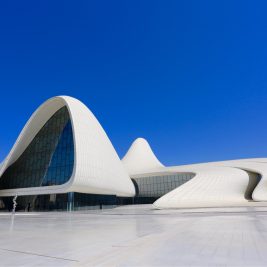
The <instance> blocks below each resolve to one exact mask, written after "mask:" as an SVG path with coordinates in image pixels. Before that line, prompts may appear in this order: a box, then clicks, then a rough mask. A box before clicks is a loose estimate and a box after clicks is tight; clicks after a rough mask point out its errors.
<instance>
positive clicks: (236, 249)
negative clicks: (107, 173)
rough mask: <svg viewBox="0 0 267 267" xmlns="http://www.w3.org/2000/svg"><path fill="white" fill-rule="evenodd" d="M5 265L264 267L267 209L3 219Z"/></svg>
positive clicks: (147, 208)
mask: <svg viewBox="0 0 267 267" xmlns="http://www.w3.org/2000/svg"><path fill="white" fill-rule="evenodd" d="M0 229H1V230H0V231H1V239H0V259H1V262H0V265H1V266H267V205H266V204H265V206H262V204H261V205H258V206H257V205H255V204H253V205H250V206H247V207H229V208H209V209H191V210H190V209H187V210H154V209H152V206H151V205H140V206H123V207H119V208H116V209H110V210H98V211H86V212H72V213H65V212H53V213H52V212H51V213H44V212H43V213H16V215H15V218H13V220H12V216H11V215H10V214H9V213H0Z"/></svg>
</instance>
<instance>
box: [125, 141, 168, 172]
mask: <svg viewBox="0 0 267 267" xmlns="http://www.w3.org/2000/svg"><path fill="white" fill-rule="evenodd" d="M122 163H123V164H124V166H125V168H126V170H127V171H128V173H129V175H136V174H140V173H147V172H151V171H157V170H159V169H161V168H163V167H164V166H163V165H162V163H161V162H160V161H159V160H158V159H157V157H156V156H155V154H154V153H153V151H152V149H151V147H150V145H149V144H148V142H147V141H146V140H145V139H144V138H137V139H136V140H135V141H134V142H133V143H132V145H131V147H130V148H129V150H128V152H127V153H126V155H125V156H124V157H123V159H122Z"/></svg>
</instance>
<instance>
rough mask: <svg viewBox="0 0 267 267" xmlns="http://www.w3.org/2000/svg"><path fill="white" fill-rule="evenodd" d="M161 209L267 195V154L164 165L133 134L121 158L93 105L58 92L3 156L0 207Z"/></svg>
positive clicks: (237, 201)
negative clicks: (141, 206)
mask: <svg viewBox="0 0 267 267" xmlns="http://www.w3.org/2000/svg"><path fill="white" fill-rule="evenodd" d="M14 196H17V198H16V202H17V203H18V205H17V209H21V210H24V209H27V208H28V209H29V208H30V209H31V210H79V209H99V208H107V207H110V208H111V207H115V206H118V205H126V204H148V203H151V204H153V207H154V208H156V209H168V208H189V207H218V206H230V205H231V206H232V205H237V206H240V205H247V204H248V203H249V202H253V201H258V202H260V201H267V158H254V159H242V160H231V161H222V162H211V163H202V164H193V165H184V166H172V167H166V166H163V164H161V162H160V161H159V160H158V159H157V158H156V156H155V155H154V153H153V152H152V150H151V148H150V146H149V144H148V142H147V141H146V140H145V139H143V138H138V139H136V140H135V141H134V142H133V144H132V145H131V147H130V148H129V150H128V152H127V153H126V155H125V156H124V158H123V159H122V160H120V158H119V157H118V155H117V153H116V151H115V149H114V147H113V145H112V144H111V142H110V140H109V138H108V136H107V135H106V133H105V131H104V130H103V128H102V126H101V125H100V124H99V122H98V121H97V119H96V118H95V116H94V115H93V114H92V112H91V111H90V110H89V109H88V108H87V107H86V106H85V105H84V104H83V103H81V102H80V101H79V100H77V99H75V98H72V97H68V96H58V97H54V98H51V99H49V100H47V101H46V102H45V103H43V104H42V105H41V106H40V107H39V108H38V109H37V110H36V111H35V112H34V113H33V115H32V116H31V118H30V119H29V120H28V122H27V123H26V125H25V126H24V128H23V130H22V131H21V133H20V135H19V137H18V139H17V140H16V142H15V144H14V146H13V148H12V149H11V151H10V152H9V154H8V155H7V157H6V158H5V159H4V160H3V162H2V163H1V164H0V209H2V210H10V209H11V208H12V205H13V198H14Z"/></svg>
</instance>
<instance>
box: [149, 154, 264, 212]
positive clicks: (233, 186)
mask: <svg viewBox="0 0 267 267" xmlns="http://www.w3.org/2000/svg"><path fill="white" fill-rule="evenodd" d="M166 169H168V170H169V171H177V172H194V173H195V174H196V176H195V177H194V178H192V179H191V180H190V181H189V182H187V183H185V184H183V185H182V186H180V187H178V188H176V189H174V190H172V191H171V192H169V193H167V194H166V195H164V196H162V197H161V198H160V199H158V200H157V201H156V202H155V203H154V206H155V207H156V208H185V207H213V206H221V205H223V206H226V205H242V204H245V203H247V200H246V199H245V192H246V190H247V188H248V187H249V186H250V182H251V180H250V179H256V178H255V176H254V177H253V174H251V173H250V172H252V173H254V174H259V175H260V181H259V183H258V184H257V185H256V187H255V188H254V189H253V192H252V199H253V200H254V201H267V159H243V160H230V161H221V162H210V163H202V164H193V165H183V166H176V167H169V168H166ZM254 182H255V181H254Z"/></svg>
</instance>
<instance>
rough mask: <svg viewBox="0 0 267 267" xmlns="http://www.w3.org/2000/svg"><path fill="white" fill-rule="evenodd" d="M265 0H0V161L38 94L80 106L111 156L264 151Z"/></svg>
mask: <svg viewBox="0 0 267 267" xmlns="http://www.w3.org/2000/svg"><path fill="white" fill-rule="evenodd" d="M266 10H267V2H266V1H243V0H242V1H188V0H184V1H163V0H162V1H155V0H153V1H144V0H142V1H137V0H134V1H124V0H122V1H2V2H1V5H0V93H1V101H0V114H1V115H0V119H1V128H0V161H1V160H2V159H3V158H4V157H5V156H6V154H7V153H8V151H9V150H10V148H11V147H12V145H13V143H14V142H15V140H16V138H17V136H18V134H19V132H20V131H21V129H22V127H23V126H24V124H25V123H26V121H27V119H28V118H29V116H30V115H31V114H32V112H34V110H35V109H36V108H37V107H38V106H39V105H40V104H41V103H42V102H43V101H45V100H46V99H47V98H49V97H52V96H55V95H62V94H64V95H70V96H73V97H76V98H78V99H80V100H81V101H83V102H84V103H85V104H86V105H87V106H88V107H89V108H90V109H91V110H92V111H93V113H94V114H95V115H96V117H97V118H98V119H99V121H100V123H101V124H102V125H103V127H104V129H105V130H106V132H107V134H108V136H109V137H110V139H111V141H112V143H113V145H114V146H115V148H116V150H117V151H118V154H119V156H123V155H124V153H125V152H126V150H127V149H128V147H129V146H130V144H131V142H132V141H133V140H134V139H135V138H137V137H139V136H141V137H145V138H146V139H147V140H148V141H149V142H150V144H151V146H152V148H153V149H154V151H155V152H156V154H157V156H158V158H159V159H160V160H161V161H162V162H163V163H164V164H166V165H173V164H184V163H185V164H186V163H194V162H203V161H214V160H225V159H235V158H245V157H267V121H266V118H267V16H266Z"/></svg>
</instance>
